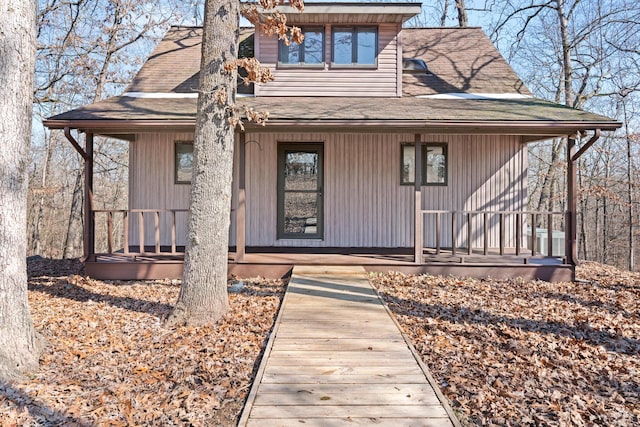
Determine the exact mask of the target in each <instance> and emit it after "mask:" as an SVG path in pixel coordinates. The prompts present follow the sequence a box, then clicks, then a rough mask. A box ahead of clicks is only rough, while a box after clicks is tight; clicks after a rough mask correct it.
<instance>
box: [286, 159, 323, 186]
mask: <svg viewBox="0 0 640 427" xmlns="http://www.w3.org/2000/svg"><path fill="white" fill-rule="evenodd" d="M285 162H286V163H285V171H284V173H285V177H284V179H285V181H284V189H285V190H309V191H315V190H317V189H318V154H317V153H305V152H298V151H296V152H287V153H286V158H285Z"/></svg>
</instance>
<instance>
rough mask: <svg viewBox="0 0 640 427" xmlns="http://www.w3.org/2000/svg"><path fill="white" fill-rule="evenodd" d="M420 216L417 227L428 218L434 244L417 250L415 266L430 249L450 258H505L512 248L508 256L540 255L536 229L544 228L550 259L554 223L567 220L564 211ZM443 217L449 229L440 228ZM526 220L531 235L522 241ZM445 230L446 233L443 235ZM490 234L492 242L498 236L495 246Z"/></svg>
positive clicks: (441, 212) (437, 212)
mask: <svg viewBox="0 0 640 427" xmlns="http://www.w3.org/2000/svg"><path fill="white" fill-rule="evenodd" d="M420 213H421V215H420V220H421V221H422V223H421V224H418V226H419V227H420V229H422V230H425V224H426V222H427V221H425V219H431V220H432V223H435V224H434V228H435V230H432V233H427V234H431V236H433V237H432V239H431V241H432V242H433V240H435V241H434V242H433V243H434V244H433V245H428V246H427V245H424V244H423V245H422V251H416V253H417V254H419V259H416V260H415V262H416V263H422V262H423V261H424V250H425V249H430V250H432V251H433V252H434V253H435V255H442V253H443V251H444V250H448V251H449V252H450V254H451V255H452V256H461V259H463V258H462V257H464V256H469V255H480V256H489V255H500V256H504V255H505V254H506V248H507V247H508V248H510V249H512V251H513V252H511V253H512V254H514V255H516V256H521V255H531V256H537V255H540V254H539V251H540V250H542V249H543V248H538V247H537V237H538V229H539V228H543V229H544V233H545V234H546V237H547V248H546V256H549V257H552V256H553V252H554V251H553V242H554V238H553V237H554V236H553V233H554V224H558V225H564V224H565V223H566V221H567V218H566V215H567V214H566V213H565V212H539V211H448V210H421V211H420ZM444 217H450V218H448V220H449V224H448V226H446V225H444V226H443V218H444ZM558 218H559V219H558ZM526 219H528V220H529V224H528V225H529V227H530V230H531V234H530V235H527V236H526V238H523V232H524V229H523V225H524V223H525V220H526ZM539 224H540V225H539ZM444 227H446V229H448V231H446V232H444V231H443V230H445V228H444ZM496 228H497V230H496ZM427 231H429V229H427ZM447 233H448V236H447ZM492 235H493V236H494V239H493V240H494V241H495V240H496V239H495V237H497V240H498V244H497V245H495V244H493V245H491V244H490V239H491V236H492ZM474 236H475V237H474ZM477 236H479V237H477ZM443 237H448V241H449V242H450V245H448V246H446V247H445V246H444V245H443V244H442V241H443ZM507 237H510V241H511V242H510V244H509V245H507V242H506V239H507ZM478 241H480V244H478ZM458 242H462V244H458ZM527 243H529V247H528V248H526V245H527ZM523 245H524V246H525V247H523ZM563 248H565V251H564V252H565V253H564V257H565V258H566V245H563ZM492 250H493V251H492ZM496 250H497V253H496Z"/></svg>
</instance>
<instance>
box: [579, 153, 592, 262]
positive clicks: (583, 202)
mask: <svg viewBox="0 0 640 427" xmlns="http://www.w3.org/2000/svg"><path fill="white" fill-rule="evenodd" d="M581 163H582V162H581V161H580V160H578V165H577V166H578V186H579V187H580V188H584V187H583V186H584V184H583V181H582V167H581ZM587 197H588V196H586V195H584V196H582V197H581V198H580V234H579V236H578V241H579V242H580V247H581V248H582V259H589V256H588V254H587V230H586V229H585V224H586V219H587V205H588V202H589V199H588V198H587ZM576 218H577V216H576Z"/></svg>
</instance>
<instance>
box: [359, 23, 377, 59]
mask: <svg viewBox="0 0 640 427" xmlns="http://www.w3.org/2000/svg"><path fill="white" fill-rule="evenodd" d="M376 50H377V49H376V32H375V31H374V30H371V29H368V30H360V31H358V57H357V60H358V64H375V63H376Z"/></svg>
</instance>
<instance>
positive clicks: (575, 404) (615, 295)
mask: <svg viewBox="0 0 640 427" xmlns="http://www.w3.org/2000/svg"><path fill="white" fill-rule="evenodd" d="M578 277H579V279H582V280H580V281H578V282H577V283H547V282H541V281H532V282H525V281H522V280H515V279H514V280H509V281H492V280H474V279H465V280H462V279H457V278H452V277H434V276H428V275H425V276H406V275H402V274H388V275H376V276H375V277H373V278H372V281H373V282H374V284H375V286H376V287H377V289H378V291H379V292H380V293H381V295H382V296H383V298H384V299H385V301H386V303H387V304H388V306H389V307H390V309H391V310H392V311H393V312H394V313H395V315H396V317H397V319H398V321H399V322H400V324H401V325H402V327H403V329H404V331H405V333H406V334H407V335H408V336H409V337H410V339H411V340H412V342H413V344H414V346H415V347H416V349H417V351H418V352H419V353H420V354H421V355H422V358H423V360H424V362H425V363H426V364H427V365H428V367H429V368H430V370H431V372H432V373H433V375H434V377H435V378H436V381H437V382H438V383H439V385H440V387H441V389H442V390H443V392H444V393H445V395H446V396H447V397H448V398H449V400H450V401H451V402H452V405H453V407H454V410H455V411H456V412H457V413H458V414H459V415H460V418H461V420H462V421H463V424H467V425H483V426H484V425H498V426H509V425H513V426H515V425H517V426H521V425H531V426H533V425H535V426H540V425H549V426H551V425H553V426H556V425H559V426H593V425H602V426H638V425H640V274H639V273H628V272H622V271H619V270H616V269H615V268H612V267H606V266H602V265H599V264H595V263H585V264H583V265H582V266H581V267H579V269H578Z"/></svg>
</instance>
